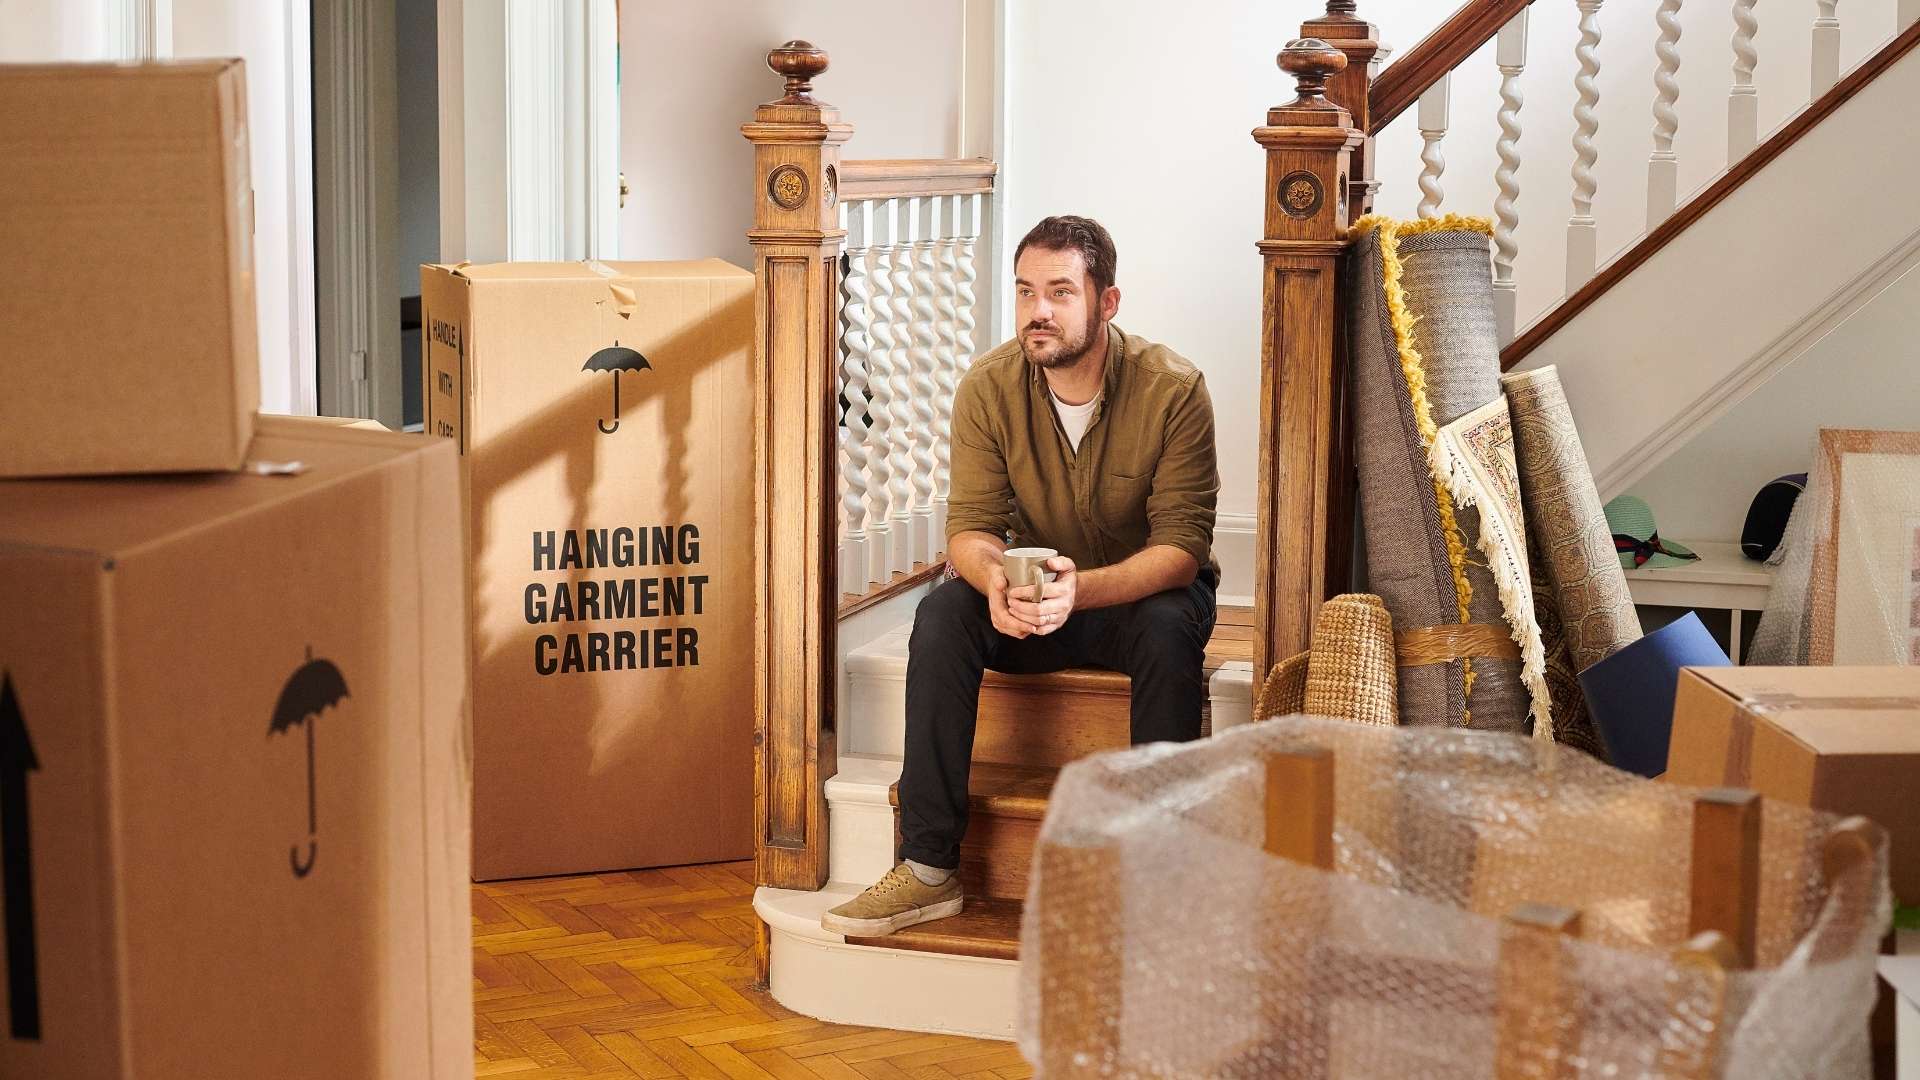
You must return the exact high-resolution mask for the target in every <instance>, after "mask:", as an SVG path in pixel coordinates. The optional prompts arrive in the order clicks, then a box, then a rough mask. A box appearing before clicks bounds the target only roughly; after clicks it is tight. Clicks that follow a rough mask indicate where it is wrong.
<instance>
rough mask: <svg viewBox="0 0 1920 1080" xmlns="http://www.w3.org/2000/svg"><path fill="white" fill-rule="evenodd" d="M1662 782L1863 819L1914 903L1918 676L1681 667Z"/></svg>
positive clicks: (1906, 670)
mask: <svg viewBox="0 0 1920 1080" xmlns="http://www.w3.org/2000/svg"><path fill="white" fill-rule="evenodd" d="M1665 778H1666V779H1667V780H1670V781H1672V782H1674V783H1679V784H1687V785H1691V786H1696V787H1716V786H1727V787H1744V788H1750V789H1752V790H1754V791H1757V792H1759V793H1760V794H1762V795H1764V796H1766V797H1768V798H1774V799H1785V800H1787V801H1789V802H1792V803H1795V804H1798V805H1800V806H1811V807H1815V808H1817V809H1821V810H1829V811H1832V812H1834V813H1837V814H1862V815H1865V816H1866V817H1869V818H1871V819H1873V820H1874V821H1876V822H1878V823H1879V824H1881V825H1882V826H1884V827H1885V828H1886V830H1887V833H1888V837H1889V841H1890V857H1891V877H1892V883H1893V893H1894V896H1895V897H1897V898H1898V899H1899V901H1900V902H1901V903H1906V904H1914V903H1920V668H1911V667H1730V668H1687V669H1685V670H1684V671H1682V672H1681V675H1680V688H1679V691H1678V693H1677V694H1676V696H1675V700H1674V711H1673V743H1672V746H1671V748H1670V749H1669V751H1668V755H1667V772H1666V777H1665Z"/></svg>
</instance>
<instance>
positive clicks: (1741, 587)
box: [1626, 540, 1773, 664]
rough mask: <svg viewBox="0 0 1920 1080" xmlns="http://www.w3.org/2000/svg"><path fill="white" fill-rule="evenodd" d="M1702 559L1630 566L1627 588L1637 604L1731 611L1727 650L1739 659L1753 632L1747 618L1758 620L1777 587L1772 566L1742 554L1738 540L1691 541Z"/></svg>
mask: <svg viewBox="0 0 1920 1080" xmlns="http://www.w3.org/2000/svg"><path fill="white" fill-rule="evenodd" d="M1680 543H1682V544H1684V545H1685V546H1686V547H1689V548H1692V549H1693V551H1694V553H1695V554H1697V555H1699V556H1700V558H1699V559H1698V560H1696V561H1694V562H1690V563H1687V564H1686V565H1685V566H1670V567H1665V568H1663V569H1658V570H1651V569H1648V568H1646V567H1641V568H1640V569H1638V570H1629V571H1627V572H1626V573H1627V590H1628V591H1629V592H1631V593H1632V594H1633V602H1634V603H1635V604H1650V605H1655V606H1659V607H1680V608H1693V609H1695V610H1696V611H1698V610H1721V611H1726V612H1727V613H1728V614H1729V617H1730V620H1731V629H1730V630H1729V631H1728V636H1729V637H1730V639H1731V640H1730V641H1729V642H1728V647H1727V652H1728V653H1730V654H1731V655H1732V656H1733V662H1734V663H1736V664H1737V663H1739V662H1740V651H1741V643H1742V642H1743V641H1744V640H1745V639H1746V635H1747V634H1749V633H1751V632H1752V628H1751V625H1749V624H1747V623H1746V622H1745V620H1746V618H1747V617H1748V616H1749V615H1750V616H1752V617H1753V621H1754V622H1756V623H1757V622H1758V621H1759V617H1760V612H1761V611H1763V610H1765V608H1766V606H1767V591H1768V590H1769V589H1771V588H1772V587H1773V567H1770V566H1767V565H1766V564H1764V563H1757V562H1754V561H1753V560H1752V559H1749V558H1747V557H1746V556H1745V555H1742V554H1740V545H1739V544H1725V543H1711V542H1707V541H1702V542H1700V543H1697V544H1695V543H1689V542H1687V541H1684V540H1682V541H1680Z"/></svg>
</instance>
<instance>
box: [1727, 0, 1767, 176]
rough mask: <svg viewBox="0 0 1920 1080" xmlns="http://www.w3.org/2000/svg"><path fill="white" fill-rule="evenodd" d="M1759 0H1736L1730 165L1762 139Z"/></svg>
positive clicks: (1729, 110)
mask: <svg viewBox="0 0 1920 1080" xmlns="http://www.w3.org/2000/svg"><path fill="white" fill-rule="evenodd" d="M1758 2H1759V0H1733V89H1732V90H1731V91H1729V92H1728V94H1727V167H1728V168H1732V167H1733V166H1734V163H1736V162H1738V161H1739V160H1740V159H1741V158H1743V157H1746V156H1747V154H1748V153H1749V152H1750V151H1752V150H1753V148H1754V146H1755V145H1756V144H1758V143H1759V142H1760V88H1759V87H1757V86H1755V85H1753V69H1754V68H1756V67H1758V66H1759V64H1760V51H1759V50H1758V49H1756V48H1754V47H1753V37H1754V35H1755V34H1756V33H1758V32H1759V30H1760V20H1759V18H1758V17H1756V16H1755V15H1754V13H1753V7H1754V5H1755V4H1756V3H1758Z"/></svg>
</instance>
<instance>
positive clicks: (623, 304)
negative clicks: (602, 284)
mask: <svg viewBox="0 0 1920 1080" xmlns="http://www.w3.org/2000/svg"><path fill="white" fill-rule="evenodd" d="M586 263H587V269H589V270H591V271H593V272H594V273H596V274H599V275H600V276H601V277H603V278H607V279H609V280H608V281H607V291H608V292H610V293H612V294H613V310H615V311H617V312H619V313H620V317H621V318H623V319H631V318H633V309H634V308H635V307H637V306H638V305H639V303H640V298H639V296H638V295H636V294H635V293H634V291H633V290H632V289H630V288H628V287H627V286H625V285H621V284H619V283H617V282H615V281H613V280H611V279H613V278H617V277H619V276H620V271H618V270H615V269H614V268H613V267H611V266H608V265H607V264H606V263H603V262H601V261H600V260H599V259H588V260H586Z"/></svg>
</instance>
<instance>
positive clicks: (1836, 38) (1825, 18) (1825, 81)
mask: <svg viewBox="0 0 1920 1080" xmlns="http://www.w3.org/2000/svg"><path fill="white" fill-rule="evenodd" d="M1819 3H1820V11H1819V13H1818V14H1816V15H1815V16H1814V17H1813V96H1814V97H1819V96H1820V95H1821V94H1824V93H1826V92H1827V91H1829V90H1831V89H1833V84H1834V83H1837V82H1839V81H1840V15H1839V12H1838V9H1839V7H1840V0H1819Z"/></svg>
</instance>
